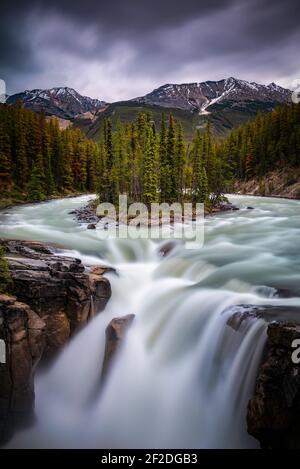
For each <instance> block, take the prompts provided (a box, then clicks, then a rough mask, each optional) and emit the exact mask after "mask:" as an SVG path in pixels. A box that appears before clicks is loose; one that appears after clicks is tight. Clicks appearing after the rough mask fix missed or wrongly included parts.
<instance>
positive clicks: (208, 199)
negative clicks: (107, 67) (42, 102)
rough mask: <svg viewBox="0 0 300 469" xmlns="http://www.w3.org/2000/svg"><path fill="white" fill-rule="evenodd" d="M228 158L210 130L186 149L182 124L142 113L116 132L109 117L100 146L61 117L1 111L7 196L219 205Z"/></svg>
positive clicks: (1, 174)
mask: <svg viewBox="0 0 300 469" xmlns="http://www.w3.org/2000/svg"><path fill="white" fill-rule="evenodd" d="M223 173H224V168H223V159H222V158H221V154H220V152H219V151H218V146H217V144H216V143H215V142H214V139H213V137H212V132H211V128H210V126H209V125H208V126H207V129H206V130H205V131H204V132H203V131H202V132H200V131H199V130H197V131H196V133H195V136H194V139H193V142H192V143H191V144H187V143H186V141H185V137H184V133H183V129H182V126H181V124H180V122H175V120H174V117H173V115H172V114H169V115H162V117H161V123H160V126H159V128H156V126H155V124H154V121H153V120H152V118H151V114H148V113H140V114H139V115H138V116H137V118H136V120H135V121H133V122H129V123H121V122H119V123H118V124H117V125H116V127H115V128H114V129H113V128H112V123H111V121H110V119H105V120H104V122H103V125H102V129H101V132H100V137H99V139H98V142H94V141H91V140H88V139H87V138H86V137H85V136H84V134H83V133H81V131H80V130H78V129H74V128H67V129H64V130H60V129H59V126H58V122H57V120H56V119H51V120H50V121H49V120H47V119H46V118H45V116H44V115H42V114H36V113H34V112H33V111H30V110H27V109H24V108H23V107H22V105H21V104H20V103H18V104H17V105H14V106H7V105H2V106H1V107H0V187H1V198H2V199H3V198H5V196H6V197H7V198H9V197H10V196H12V197H13V199H16V201H18V200H26V201H27V200H28V201H41V200H45V199H46V198H49V197H51V196H53V195H56V194H57V195H63V194H73V193H74V194H75V193H79V192H97V193H98V195H99V198H100V200H101V201H103V202H111V203H114V204H115V205H117V204H118V198H119V194H127V196H128V199H129V202H130V203H131V202H144V203H145V204H148V205H149V204H150V203H151V202H166V203H173V202H184V201H192V202H204V203H206V204H208V205H210V204H215V203H217V202H218V201H219V200H220V199H221V198H222V194H223V191H224V185H225V180H224V177H223Z"/></svg>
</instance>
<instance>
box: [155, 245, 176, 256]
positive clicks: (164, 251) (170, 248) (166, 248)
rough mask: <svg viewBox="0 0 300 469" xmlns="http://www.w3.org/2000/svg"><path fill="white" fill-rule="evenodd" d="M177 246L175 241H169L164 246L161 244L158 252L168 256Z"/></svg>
mask: <svg viewBox="0 0 300 469" xmlns="http://www.w3.org/2000/svg"><path fill="white" fill-rule="evenodd" d="M176 246H177V243H176V242H175V241H168V242H166V243H164V244H163V245H162V246H160V248H159V250H158V253H159V254H160V255H161V256H162V257H166V256H168V255H169V254H170V252H172V251H173V250H174V249H175V248H176Z"/></svg>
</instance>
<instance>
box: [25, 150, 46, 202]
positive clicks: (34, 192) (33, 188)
mask: <svg viewBox="0 0 300 469" xmlns="http://www.w3.org/2000/svg"><path fill="white" fill-rule="evenodd" d="M42 161H43V157H42V155H41V153H39V154H38V156H37V159H36V162H35V163H34V165H33V168H32V171H31V176H30V180H29V184H28V188H27V190H28V195H29V199H30V200H31V201H33V202H40V201H42V200H45V199H46V194H45V174H44V169H43V163H42Z"/></svg>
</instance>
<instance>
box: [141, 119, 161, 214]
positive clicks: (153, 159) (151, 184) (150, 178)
mask: <svg viewBox="0 0 300 469" xmlns="http://www.w3.org/2000/svg"><path fill="white" fill-rule="evenodd" d="M157 163H158V155H157V145H156V140H155V136H154V133H153V129H152V128H151V127H150V128H149V130H148V137H147V142H146V151H145V161H144V177H143V188H144V191H143V202H144V203H145V204H147V205H149V204H151V203H154V202H158V201H159V193H158V189H159V176H158V171H157V169H158V168H157Z"/></svg>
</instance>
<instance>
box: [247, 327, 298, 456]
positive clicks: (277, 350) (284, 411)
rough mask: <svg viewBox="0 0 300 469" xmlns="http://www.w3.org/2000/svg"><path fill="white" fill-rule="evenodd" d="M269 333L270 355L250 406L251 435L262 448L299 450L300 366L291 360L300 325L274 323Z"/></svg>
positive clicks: (249, 430) (249, 425)
mask: <svg viewBox="0 0 300 469" xmlns="http://www.w3.org/2000/svg"><path fill="white" fill-rule="evenodd" d="M267 333H268V339H267V355H266V358H265V359H264V361H263V364H262V366H261V368H260V371H259V374H258V378H257V382H256V387H255V392H254V396H253V398H252V399H251V400H250V402H249V405H248V413H247V424H248V432H249V433H250V434H251V435H253V436H254V437H255V438H257V439H258V440H259V442H260V444H261V447H262V448H274V449H279V448H285V449H288V448H289V449H300V365H297V364H295V363H293V361H292V358H291V355H292V353H293V351H294V349H293V348H292V347H291V345H292V342H293V340H294V339H300V324H296V323H288V322H286V323H278V322H275V323H271V324H269V326H268V331H267Z"/></svg>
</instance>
